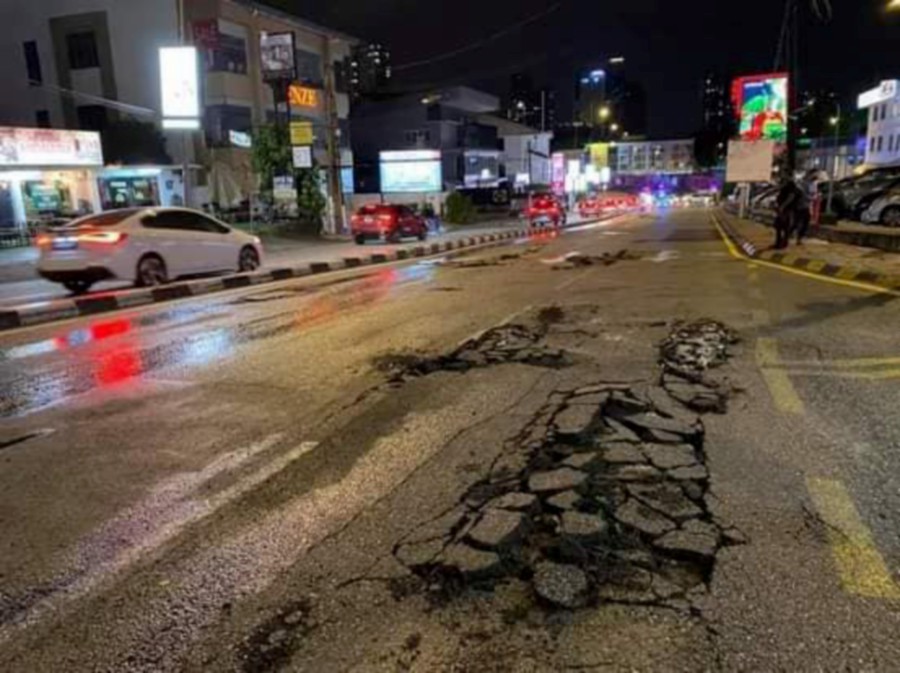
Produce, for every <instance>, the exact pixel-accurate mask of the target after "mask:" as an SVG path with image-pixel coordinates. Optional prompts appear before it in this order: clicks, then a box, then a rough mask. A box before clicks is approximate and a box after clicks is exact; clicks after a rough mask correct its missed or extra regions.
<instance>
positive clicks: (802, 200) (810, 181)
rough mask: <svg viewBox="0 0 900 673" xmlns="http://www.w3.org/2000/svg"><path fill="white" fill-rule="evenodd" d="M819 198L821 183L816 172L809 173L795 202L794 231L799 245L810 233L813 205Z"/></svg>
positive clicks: (800, 187) (799, 188)
mask: <svg viewBox="0 0 900 673" xmlns="http://www.w3.org/2000/svg"><path fill="white" fill-rule="evenodd" d="M818 196H819V183H818V181H817V180H816V174H815V172H814V171H812V172H810V173H807V175H806V176H805V177H804V180H803V183H802V184H801V185H799V187H798V195H797V200H796V201H795V202H794V208H795V212H794V229H795V231H796V232H797V245H801V244H802V243H803V239H804V238H806V235H807V234H808V233H809V225H810V223H811V222H812V207H813V203H815V200H816V199H817V198H818Z"/></svg>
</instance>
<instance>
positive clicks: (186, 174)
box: [176, 0, 191, 208]
mask: <svg viewBox="0 0 900 673" xmlns="http://www.w3.org/2000/svg"><path fill="white" fill-rule="evenodd" d="M176 14H177V15H178V44H180V45H184V44H185V39H184V38H185V31H184V19H185V17H184V0H178V8H177V12H176ZM189 133H190V131H187V130H184V131H182V132H181V188H182V190H183V191H184V203H183V204H182V205H183V206H184V207H185V208H189V207H190V205H191V203H190V198H191V178H190V171H191V166H190V159H189V157H188V147H189V143H188V134H189Z"/></svg>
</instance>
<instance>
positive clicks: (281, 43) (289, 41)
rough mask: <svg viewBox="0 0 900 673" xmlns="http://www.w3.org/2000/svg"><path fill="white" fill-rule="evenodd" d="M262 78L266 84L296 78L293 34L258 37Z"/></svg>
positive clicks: (267, 34) (264, 34) (270, 34)
mask: <svg viewBox="0 0 900 673" xmlns="http://www.w3.org/2000/svg"><path fill="white" fill-rule="evenodd" d="M259 58H260V62H261V63H262V76H263V79H264V80H266V81H267V82H277V81H279V80H292V79H294V78H295V77H296V76H297V64H296V54H295V52H294V34H293V33H263V34H261V35H260V37H259Z"/></svg>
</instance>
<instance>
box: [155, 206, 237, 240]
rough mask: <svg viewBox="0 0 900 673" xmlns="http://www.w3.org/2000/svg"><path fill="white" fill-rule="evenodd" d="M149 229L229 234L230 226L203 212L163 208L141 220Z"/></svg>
mask: <svg viewBox="0 0 900 673" xmlns="http://www.w3.org/2000/svg"><path fill="white" fill-rule="evenodd" d="M141 224H142V225H143V226H144V227H146V228H148V229H171V230H175V231H200V232H204V233H209V234H227V233H228V231H229V230H228V228H227V227H224V226H222V225H221V224H219V223H218V222H216V221H214V220H211V219H209V218H208V217H206V216H205V215H202V214H201V213H195V212H192V211H190V210H163V211H159V212H157V213H155V214H153V215H149V216H147V217H145V218H144V219H143V220H141Z"/></svg>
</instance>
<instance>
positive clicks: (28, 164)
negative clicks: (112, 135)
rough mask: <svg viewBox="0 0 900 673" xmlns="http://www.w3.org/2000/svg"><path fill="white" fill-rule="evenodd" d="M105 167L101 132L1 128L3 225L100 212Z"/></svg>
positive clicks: (22, 226)
mask: <svg viewBox="0 0 900 673" xmlns="http://www.w3.org/2000/svg"><path fill="white" fill-rule="evenodd" d="M102 166H103V151H102V148H101V145H100V135H99V134H98V133H94V132H92V131H60V130H55V129H32V128H13V127H0V228H2V229H5V230H7V231H8V230H11V229H19V230H23V229H25V228H26V227H27V225H28V224H29V223H41V222H59V221H65V220H68V219H71V218H73V217H78V216H80V215H87V214H89V213H93V212H97V211H99V210H100V197H99V193H98V190H97V181H96V176H97V170H98V169H100V168H102Z"/></svg>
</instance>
